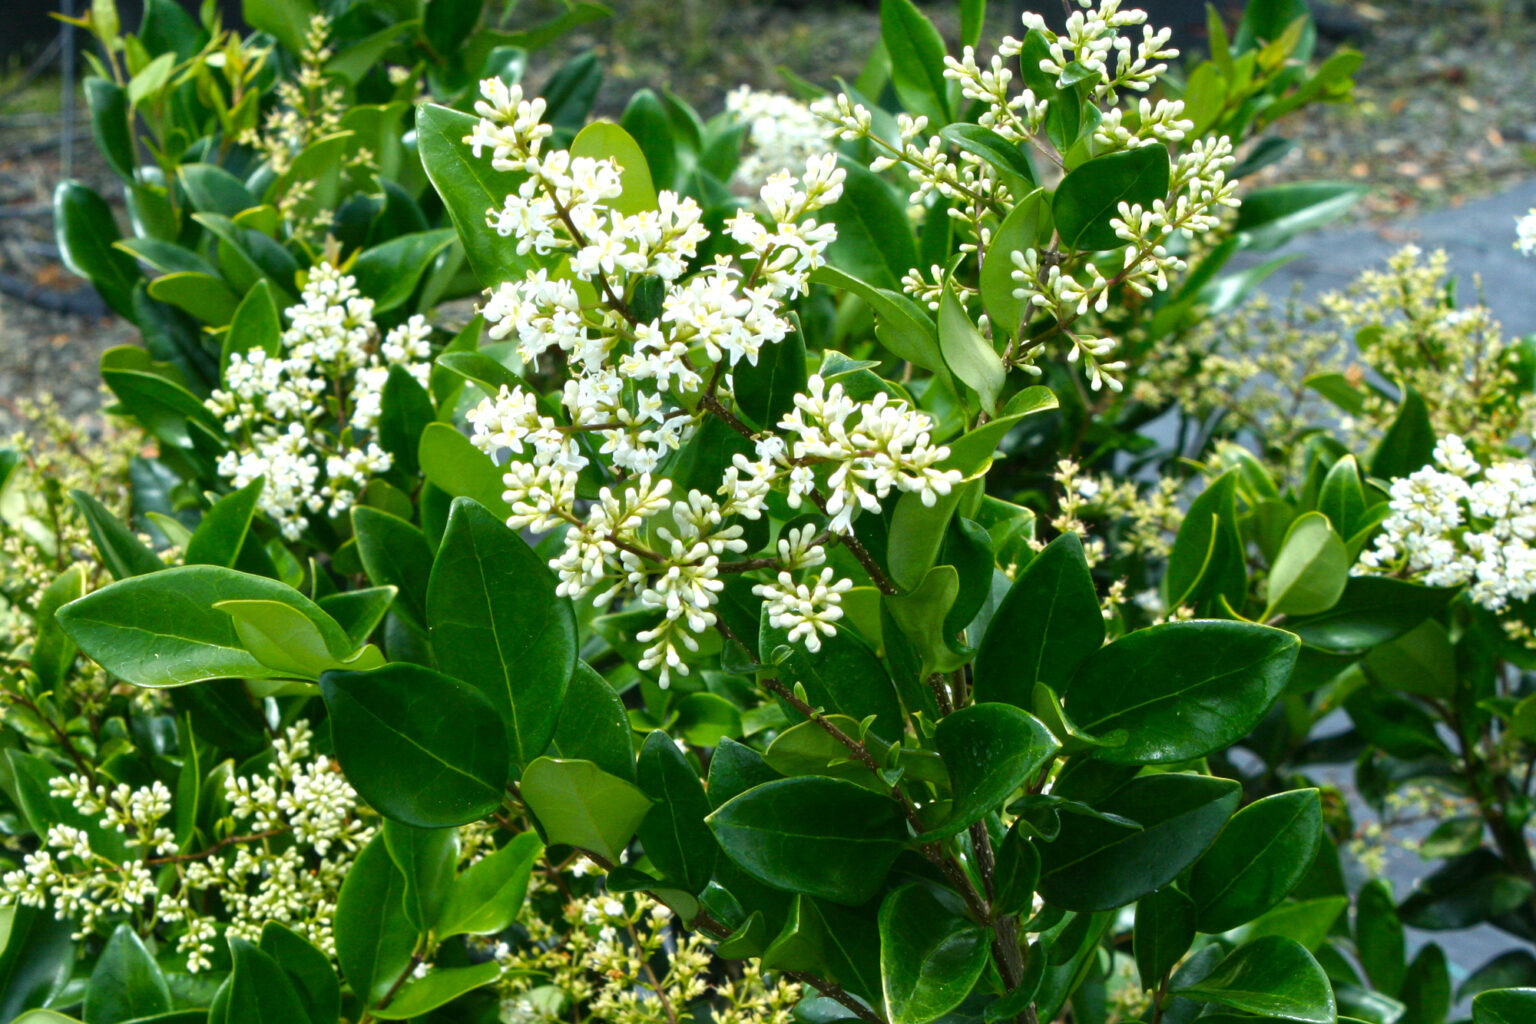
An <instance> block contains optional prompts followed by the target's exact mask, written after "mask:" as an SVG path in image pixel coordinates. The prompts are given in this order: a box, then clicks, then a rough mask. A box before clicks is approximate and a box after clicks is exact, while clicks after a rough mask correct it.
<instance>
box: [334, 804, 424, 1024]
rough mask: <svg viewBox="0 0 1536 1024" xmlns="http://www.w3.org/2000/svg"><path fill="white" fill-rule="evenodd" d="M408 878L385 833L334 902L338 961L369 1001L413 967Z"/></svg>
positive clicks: (354, 988)
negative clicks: (397, 863)
mask: <svg viewBox="0 0 1536 1024" xmlns="http://www.w3.org/2000/svg"><path fill="white" fill-rule="evenodd" d="M404 893H405V878H404V877H403V876H402V875H401V874H400V872H399V871H398V870H397V869H396V868H395V864H394V862H393V861H392V860H390V859H389V851H388V850H387V849H385V847H384V837H383V836H382V835H378V836H375V837H374V838H373V841H372V842H370V843H369V844H368V845H367V846H365V847H363V850H362V852H361V853H359V854H358V856H357V860H355V861H353V862H352V867H351V868H350V869H349V870H348V871H347V877H346V878H345V879H344V880H343V881H342V883H341V895H340V896H339V897H337V901H336V924H335V929H336V961H337V962H338V963H339V964H341V973H342V975H343V976H344V977H345V978H346V979H347V984H348V985H349V986H351V988H352V991H353V992H355V993H357V994H358V996H359V997H360V998H362V999H363V1000H365V1001H367V1002H370V1003H371V1002H372V1001H373V1000H374V999H376V998H378V997H379V996H381V995H383V994H384V993H385V992H387V991H388V990H389V987H390V986H391V985H393V984H394V983H395V980H396V979H397V978H399V977H400V975H401V973H402V972H403V971H405V970H408V969H409V968H410V964H411V952H412V950H414V949H415V948H416V937H417V936H416V929H414V928H412V927H411V924H410V922H409V921H407V920H406V919H405V905H404Z"/></svg>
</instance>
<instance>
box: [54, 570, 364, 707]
mask: <svg viewBox="0 0 1536 1024" xmlns="http://www.w3.org/2000/svg"><path fill="white" fill-rule="evenodd" d="M246 600H248V601H275V602H277V603H279V604H284V605H287V606H289V607H290V608H293V609H295V610H297V611H298V612H300V613H301V614H302V615H304V617H306V618H307V619H309V620H310V621H311V622H313V623H314V624H315V626H316V627H317V628H318V629H319V630H320V631H321V635H322V636H323V637H324V638H325V642H326V646H327V648H328V649H329V650H332V651H349V650H350V649H351V644H350V641H349V640H348V639H347V637H346V636H345V634H344V633H342V631H341V628H340V627H339V626H337V625H336V623H335V621H334V620H332V619H331V618H330V616H328V615H326V614H325V613H324V612H322V611H321V610H320V609H319V608H318V607H316V606H315V604H314V603H313V602H312V601H310V600H309V599H307V598H306V597H304V596H303V595H302V594H300V593H299V592H298V591H296V590H293V589H292V588H290V587H288V586H285V585H284V584H282V583H278V582H277V581H276V580H269V579H265V578H263V577H260V576H252V575H249V574H247V573H241V572H236V571H234V570H233V569H224V568H220V567H218V566H212V565H189V566H178V567H176V568H171V569H163V570H161V571H160V572H155V573H150V574H148V575H144V576H134V577H131V578H129V579H125V580H119V581H118V582H117V583H113V584H111V585H109V586H106V587H103V588H102V589H100V590H97V591H93V592H92V593H89V594H87V595H85V596H84V597H82V598H80V599H79V600H78V601H71V602H70V603H69V604H67V605H65V606H64V607H63V608H60V609H59V611H58V621H59V623H60V624H61V625H62V626H63V627H64V630H65V632H67V633H68V634H69V635H70V637H71V638H72V639H73V640H74V641H75V642H76V643H77V644H79V645H80V649H81V650H82V651H84V652H85V653H86V654H88V655H89V656H90V657H92V658H94V659H95V660H96V661H97V662H99V663H100V664H101V666H102V667H103V668H105V669H106V670H107V671H109V672H111V673H112V674H113V675H115V676H117V677H119V678H121V679H124V680H126V681H127V682H130V683H133V684H134V685H136V686H185V685H186V684H188V683H196V682H201V681H203V680H206V679H242V678H243V679H272V678H281V677H283V676H284V674H285V673H284V672H283V671H280V670H278V669H273V668H269V667H267V666H266V665H263V664H262V663H261V662H259V661H258V660H256V659H255V658H254V657H252V656H251V655H250V654H249V653H248V652H247V651H246V650H245V647H244V644H243V643H242V642H241V640H240V637H239V634H238V632H237V631H236V629H235V624H234V621H233V620H232V619H231V618H230V616H229V615H228V614H226V613H225V612H223V611H220V610H219V609H218V608H216V607H214V605H215V604H216V603H217V602H219V601H246Z"/></svg>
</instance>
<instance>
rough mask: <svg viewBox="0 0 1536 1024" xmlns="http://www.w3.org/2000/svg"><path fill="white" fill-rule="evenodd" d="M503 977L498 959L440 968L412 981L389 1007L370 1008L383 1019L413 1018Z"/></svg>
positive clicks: (401, 990)
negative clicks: (466, 965) (464, 965)
mask: <svg viewBox="0 0 1536 1024" xmlns="http://www.w3.org/2000/svg"><path fill="white" fill-rule="evenodd" d="M499 977H501V965H500V964H498V963H497V962H496V961H494V960H488V961H486V962H485V963H479V964H474V965H473V966H470V967H438V968H434V969H433V970H432V971H431V972H430V973H428V974H427V976H426V977H424V978H417V979H416V980H414V981H409V982H407V983H406V984H405V987H404V988H402V989H400V992H399V994H398V995H396V996H395V998H393V999H391V1000H390V1001H389V1005H388V1006H387V1007H375V1008H374V1009H373V1010H371V1011H369V1012H370V1014H371V1015H372V1016H373V1017H376V1018H378V1019H379V1020H410V1019H412V1018H414V1017H420V1016H421V1015H422V1014H425V1013H428V1012H430V1011H432V1010H436V1009H437V1008H438V1007H440V1006H444V1005H446V1004H448V1003H451V1002H452V1001H453V1000H455V999H457V998H459V996H462V995H463V994H464V993H466V992H472V991H474V990H475V989H477V988H480V987H481V986H483V985H489V984H491V983H492V982H494V981H495V980H496V979H497V978H499Z"/></svg>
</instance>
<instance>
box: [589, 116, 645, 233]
mask: <svg viewBox="0 0 1536 1024" xmlns="http://www.w3.org/2000/svg"><path fill="white" fill-rule="evenodd" d="M582 156H587V157H592V158H593V159H595V160H602V159H605V158H606V159H610V160H612V161H613V162H614V163H615V164H617V165H618V167H619V183H620V184H621V185H622V187H623V189H624V193H623V194H622V195H620V196H619V197H618V198H616V199H611V200H609V201H608V204H607V205H608V206H609V207H610V208H612V209H614V210H617V211H618V212H619V213H622V214H625V215H626V216H633V215H634V214H637V213H642V212H644V211H646V210H654V209H656V185H655V184H654V183H653V182H652V181H651V169H650V166H649V165H648V164H647V163H646V162H645V151H644V150H642V149H641V148H640V144H639V143H637V142H636V141H635V140H634V139H633V138H631V137H630V134H629V133H628V132H626V131H625V130H624V129H623V128H620V127H619V126H618V125H616V124H614V123H613V122H611V121H594V122H592V123H591V124H589V125H587V126H586V127H585V128H583V129H582V130H581V131H579V132H577V133H576V138H575V139H573V140H572V141H571V157H572V159H575V158H576V157H582Z"/></svg>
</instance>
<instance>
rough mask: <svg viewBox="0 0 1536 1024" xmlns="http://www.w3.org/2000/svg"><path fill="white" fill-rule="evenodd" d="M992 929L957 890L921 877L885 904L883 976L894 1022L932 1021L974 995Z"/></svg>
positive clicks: (889, 1015)
mask: <svg viewBox="0 0 1536 1024" xmlns="http://www.w3.org/2000/svg"><path fill="white" fill-rule="evenodd" d="M987 939H988V934H987V932H986V931H985V930H984V929H983V928H981V927H980V926H978V925H975V924H973V923H972V922H971V921H970V920H969V919H968V918H967V917H966V916H965V913H964V905H963V904H961V903H960V900H959V898H958V897H956V896H955V895H954V894H953V893H949V892H943V893H942V895H941V894H940V893H937V892H935V891H934V890H932V889H930V888H929V887H928V886H926V885H924V884H923V883H921V882H913V883H911V884H908V885H904V886H902V887H901V888H900V889H897V890H896V891H895V892H893V893H891V894H890V895H889V896H887V897H886V898H885V900H884V901H883V902H882V903H881V904H880V978H881V986H882V988H883V989H884V995H885V1013H886V1017H887V1019H888V1020H890V1022H891V1024H927V1022H928V1021H931V1020H936V1019H938V1018H939V1017H942V1016H943V1015H944V1014H946V1013H948V1012H949V1011H950V1010H953V1009H954V1008H955V1007H956V1006H959V1005H960V1003H961V1002H963V1001H964V999H965V997H966V996H968V995H970V992H971V989H972V988H973V987H974V986H975V984H976V981H977V979H979V978H980V977H981V972H982V971H983V970H984V969H985V968H986V966H987V956H988V943H987Z"/></svg>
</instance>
